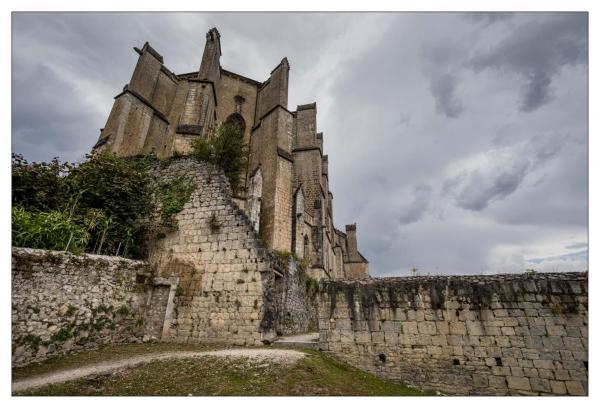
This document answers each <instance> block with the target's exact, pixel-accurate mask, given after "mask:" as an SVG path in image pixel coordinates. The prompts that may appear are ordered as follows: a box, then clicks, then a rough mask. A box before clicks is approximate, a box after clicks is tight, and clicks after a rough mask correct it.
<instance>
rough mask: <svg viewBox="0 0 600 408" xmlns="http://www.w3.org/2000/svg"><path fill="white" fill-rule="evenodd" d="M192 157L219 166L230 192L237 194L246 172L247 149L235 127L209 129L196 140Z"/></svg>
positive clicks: (238, 130)
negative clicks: (229, 186)
mask: <svg viewBox="0 0 600 408" xmlns="http://www.w3.org/2000/svg"><path fill="white" fill-rule="evenodd" d="M194 156H195V157H196V158H198V159H200V160H206V161H208V162H210V163H214V164H217V165H219V166H220V167H221V168H222V169H223V171H224V172H225V175H226V176H227V178H228V179H229V183H230V184H231V190H232V192H233V193H234V194H237V193H239V190H240V188H241V182H242V177H243V174H244V173H243V172H244V170H246V164H247V159H248V148H247V146H246V144H245V143H244V139H243V137H242V134H241V131H240V128H239V127H238V126H237V125H234V124H231V123H222V124H221V125H219V126H216V127H214V128H212V129H210V130H209V132H208V134H207V135H206V136H205V137H202V138H198V139H196V141H195V142H194Z"/></svg>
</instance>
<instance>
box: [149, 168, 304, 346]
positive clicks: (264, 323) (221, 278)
mask: <svg viewBox="0 0 600 408" xmlns="http://www.w3.org/2000/svg"><path fill="white" fill-rule="evenodd" d="M155 176H156V177H157V179H159V180H162V181H163V182H165V181H166V182H168V181H169V180H172V179H175V178H185V179H187V180H188V181H189V182H191V183H192V184H193V185H194V191H193V193H192V194H191V197H190V200H189V201H188V202H187V203H186V204H185V206H184V208H183V210H182V211H181V212H179V213H178V214H177V215H176V216H175V219H176V220H177V230H175V231H171V232H169V233H167V234H166V236H164V237H162V238H160V239H159V240H157V241H156V242H155V243H154V244H153V246H152V251H151V254H150V257H149V259H150V263H151V264H152V265H153V267H154V269H155V270H156V271H157V274H158V275H159V276H160V277H163V278H177V279H178V280H179V289H178V290H177V293H176V295H175V299H174V303H175V307H174V310H173V314H172V319H171V320H170V323H169V324H168V325H167V326H168V327H165V331H164V332H163V333H164V334H163V340H170V341H181V342H225V343H232V344H236V345H262V344H263V342H269V341H270V340H272V339H273V338H274V337H275V336H276V334H277V332H282V330H283V329H282V325H283V323H284V322H283V320H282V317H283V313H284V310H283V307H284V305H285V302H284V299H283V298H284V297H285V296H286V294H287V290H286V288H287V281H288V279H287V277H286V275H287V274H288V271H289V266H288V264H287V261H286V260H285V259H282V258H280V257H279V256H277V255H276V254H275V253H273V252H272V251H270V250H268V249H267V248H266V246H265V245H264V243H263V242H262V240H261V239H260V238H259V236H258V234H257V233H256V231H255V229H254V227H253V226H252V223H251V222H250V220H249V219H248V216H247V215H246V213H245V212H244V210H242V209H241V208H239V206H238V205H237V203H236V202H235V201H234V199H233V198H232V194H231V188H230V186H229V182H228V180H227V178H226V177H225V175H224V173H223V171H222V170H221V169H220V168H218V167H217V166H214V165H212V164H210V163H206V162H199V161H196V160H194V159H192V158H185V157H184V158H179V159H173V160H171V161H170V162H165V163H163V164H161V165H160V166H158V167H157V168H156V170H155ZM300 319H301V318H300ZM296 322H297V323H298V325H299V326H298V327H303V326H302V324H303V323H302V322H301V321H299V319H296Z"/></svg>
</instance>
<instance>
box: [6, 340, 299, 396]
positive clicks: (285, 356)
mask: <svg viewBox="0 0 600 408" xmlns="http://www.w3.org/2000/svg"><path fill="white" fill-rule="evenodd" d="M304 356H305V354H304V353H303V352H301V351H297V350H281V349H226V350H216V351H175V352H163V353H154V354H146V355H140V356H135V357H130V358H125V359H121V360H116V361H110V362H105V363H95V364H90V365H87V366H83V367H79V368H73V369H69V370H63V371H58V372H51V373H46V374H42V375H39V376H35V377H30V378H26V379H20V380H15V381H13V383H12V392H13V393H18V392H22V391H25V390H30V389H33V388H39V387H43V386H46V385H50V384H56V383H63V382H66V381H73V380H77V379H80V378H83V377H88V376H91V375H100V374H107V373H112V372H115V371H119V370H122V369H125V368H130V367H135V366H138V365H141V364H144V363H148V362H153V361H160V360H167V359H183V358H198V357H222V358H248V359H253V360H267V361H272V362H276V363H279V364H290V365H292V364H295V363H296V362H298V361H299V360H301V359H302V358H304Z"/></svg>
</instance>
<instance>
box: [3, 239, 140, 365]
mask: <svg viewBox="0 0 600 408" xmlns="http://www.w3.org/2000/svg"><path fill="white" fill-rule="evenodd" d="M150 275H151V273H150V269H149V266H148V264H147V263H145V262H141V261H132V260H130V259H125V258H119V257H112V256H100V255H82V256H75V255H72V254H69V253H66V252H58V251H47V250H41V249H27V248H13V249H12V349H13V353H12V360H13V365H15V366H19V365H24V364H28V363H30V362H34V361H40V360H44V359H46V358H48V357H51V356H57V355H63V354H67V353H69V352H71V351H74V350H78V349H85V348H94V347H97V346H98V345H100V344H106V343H115V342H130V341H139V340H141V338H142V336H143V335H144V309H145V302H146V299H147V289H148V287H149V286H148V285H147V283H146V281H147V279H148V277H149V276H150Z"/></svg>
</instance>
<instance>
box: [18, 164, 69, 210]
mask: <svg viewBox="0 0 600 408" xmlns="http://www.w3.org/2000/svg"><path fill="white" fill-rule="evenodd" d="M71 168H72V164H69V163H60V162H59V161H58V159H57V158H54V159H53V160H52V161H51V162H50V163H45V162H42V163H29V162H27V160H25V159H24V158H23V156H22V155H20V154H16V153H13V154H12V203H13V206H22V207H23V208H25V209H26V210H27V211H34V212H35V211H46V212H47V211H52V210H58V209H60V208H61V206H62V204H63V203H64V202H65V201H66V197H67V195H68V192H67V187H66V183H65V178H64V176H65V174H67V173H68V172H69V170H70V169H71Z"/></svg>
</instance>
